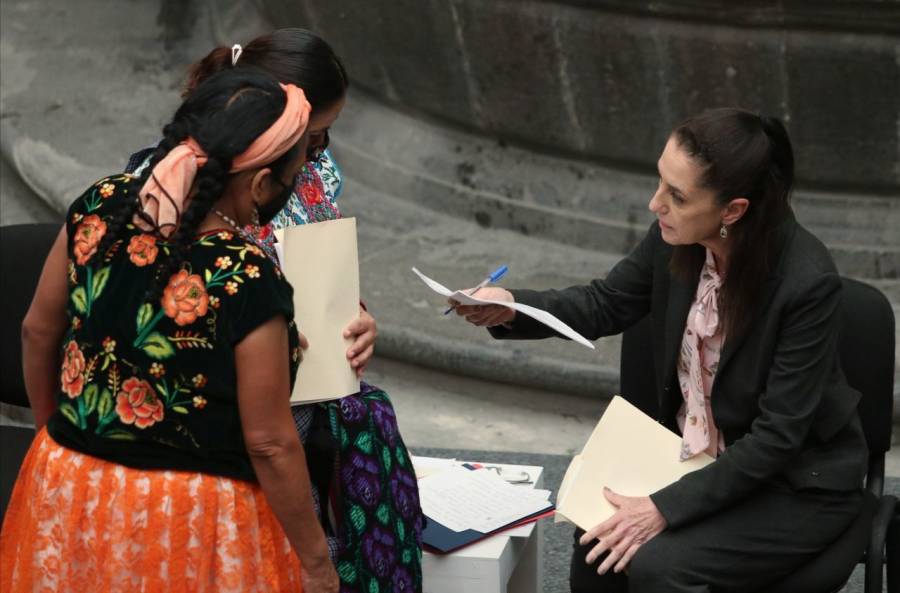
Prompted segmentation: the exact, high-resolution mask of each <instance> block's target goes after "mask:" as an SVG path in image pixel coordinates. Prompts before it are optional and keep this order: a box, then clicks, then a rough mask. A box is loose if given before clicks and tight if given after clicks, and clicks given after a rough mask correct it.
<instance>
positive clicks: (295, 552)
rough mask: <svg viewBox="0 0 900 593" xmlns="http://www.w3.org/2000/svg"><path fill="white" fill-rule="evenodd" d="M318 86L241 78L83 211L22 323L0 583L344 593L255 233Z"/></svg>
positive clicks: (273, 278) (33, 587) (65, 234)
mask: <svg viewBox="0 0 900 593" xmlns="http://www.w3.org/2000/svg"><path fill="white" fill-rule="evenodd" d="M309 112H310V106H309V103H308V102H307V100H306V98H305V95H304V93H303V91H302V90H300V89H299V88H297V87H296V86H294V85H290V84H280V83H278V82H277V81H276V80H275V79H274V78H272V77H271V76H269V75H268V74H266V73H264V72H262V71H259V70H255V69H250V68H239V69H234V70H229V71H227V72H222V73H219V74H216V75H214V76H212V77H210V78H209V79H208V80H206V81H205V82H204V83H202V84H201V85H199V86H198V87H197V89H196V90H195V91H194V92H193V93H192V94H191V95H190V96H189V97H188V98H187V99H186V100H185V101H184V103H183V104H182V106H181V107H180V108H179V109H178V111H177V112H176V113H175V116H174V118H173V120H172V122H171V123H170V124H169V125H167V126H166V127H165V129H164V138H163V140H162V142H161V143H160V145H159V146H158V147H157V148H156V150H155V152H154V155H153V157H152V160H151V163H150V166H149V167H148V168H147V169H146V171H145V172H144V174H143V175H142V176H140V177H134V176H130V175H115V176H112V177H107V178H105V179H102V180H100V181H98V182H97V183H95V184H94V185H92V186H91V187H90V188H88V189H87V191H86V192H85V193H84V194H83V195H82V196H81V197H80V198H78V199H77V200H76V201H75V202H74V203H73V204H72V206H71V207H70V209H69V212H68V214H67V217H66V223H65V226H64V227H63V228H62V230H61V231H60V233H59V236H58V238H57V240H56V243H55V244H54V246H53V248H52V249H51V252H50V254H49V256H48V257H47V261H46V263H45V265H44V270H43V272H42V275H41V279H40V282H39V284H38V288H37V291H36V294H35V297H34V300H33V302H32V304H31V307H30V309H29V312H28V314H27V316H26V319H25V322H24V324H23V332H22V333H23V358H24V367H25V368H24V370H25V381H26V387H27V390H28V396H29V399H30V402H31V406H32V409H33V410H34V414H35V424H36V428H37V430H38V434H37V436H36V438H35V440H34V442H33V444H32V446H31V449H30V451H29V453H28V455H27V457H26V459H25V461H24V463H23V465H22V469H21V471H20V474H19V479H18V481H17V483H16V486H15V489H14V492H13V495H12V499H11V501H10V504H9V510H8V512H7V513H6V516H5V519H4V524H3V530H2V535H0V567H2V571H0V573H2V574H0V589H2V590H3V591H7V592H10V593H17V592H20V591H21V592H24V591H37V590H53V591H71V592H81V591H100V592H102V591H128V590H141V591H149V590H155V591H185V592H197V591H210V592H212V591H216V592H235V593H239V592H245V591H284V592H292V593H297V592H301V591H307V592H308V593H319V592H329V593H333V592H336V591H337V589H338V578H337V574H336V571H335V568H334V566H333V564H332V562H331V561H330V559H329V555H328V546H327V542H326V538H325V534H324V532H323V530H322V528H321V526H320V524H319V521H318V520H317V518H316V514H315V510H314V505H313V500H312V493H311V488H310V480H309V475H308V473H307V470H306V459H305V454H304V449H303V447H302V446H301V443H300V440H299V438H298V435H297V431H296V429H295V427H294V423H293V419H292V415H291V410H290V403H289V397H290V391H291V385H292V383H293V380H294V377H295V375H296V369H297V365H298V363H299V360H300V357H301V354H302V351H301V344H300V338H299V335H298V332H297V329H296V327H295V326H294V324H293V320H292V318H293V304H292V289H291V287H290V285H289V284H288V283H287V282H286V281H285V279H284V278H283V276H282V274H281V271H280V270H279V268H278V266H277V265H275V264H274V263H273V262H272V261H270V260H269V259H268V258H267V257H266V256H265V255H264V253H263V251H262V250H261V249H260V248H259V247H258V246H257V245H256V243H255V242H254V241H253V237H250V236H247V235H246V233H245V232H244V230H243V229H244V227H245V226H246V225H248V224H262V223H265V222H267V220H266V218H267V216H266V214H265V213H269V212H277V211H278V210H280V209H281V208H282V206H283V205H284V203H285V202H286V200H287V198H288V195H289V192H290V188H291V181H292V179H293V178H294V176H295V175H296V174H297V172H298V171H299V170H300V169H301V168H302V167H303V166H304V163H305V162H306V148H307V144H308V133H307V126H308V122H309Z"/></svg>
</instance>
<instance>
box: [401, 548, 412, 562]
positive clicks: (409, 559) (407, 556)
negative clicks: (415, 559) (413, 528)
mask: <svg viewBox="0 0 900 593" xmlns="http://www.w3.org/2000/svg"><path fill="white" fill-rule="evenodd" d="M400 562H402V563H403V564H409V563H410V562H412V552H410V551H409V548H406V549H405V550H403V555H402V556H401V557H400Z"/></svg>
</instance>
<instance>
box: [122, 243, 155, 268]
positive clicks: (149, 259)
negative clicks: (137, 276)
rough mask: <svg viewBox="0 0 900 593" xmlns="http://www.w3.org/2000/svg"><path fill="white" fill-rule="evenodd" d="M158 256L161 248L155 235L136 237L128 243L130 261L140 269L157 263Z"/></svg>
mask: <svg viewBox="0 0 900 593" xmlns="http://www.w3.org/2000/svg"><path fill="white" fill-rule="evenodd" d="M158 254H159V247H157V246H156V237H154V236H153V235H135V236H134V237H132V238H131V241H129V243H128V259H130V260H131V263H133V264H134V265H136V266H137V267H139V268H143V267H144V266H147V265H150V264H152V263H153V262H155V261H156V256H157V255H158Z"/></svg>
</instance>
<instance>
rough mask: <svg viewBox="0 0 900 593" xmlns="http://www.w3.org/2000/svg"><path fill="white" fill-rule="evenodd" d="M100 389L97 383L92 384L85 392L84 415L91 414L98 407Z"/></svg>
mask: <svg viewBox="0 0 900 593" xmlns="http://www.w3.org/2000/svg"><path fill="white" fill-rule="evenodd" d="M99 392H100V388H99V387H97V384H96V383H91V384H90V385H88V386H87V387H86V388H85V390H84V413H85V414H90V413H91V412H93V411H94V408H96V407H97V394H98V393H99Z"/></svg>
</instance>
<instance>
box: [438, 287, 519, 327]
mask: <svg viewBox="0 0 900 593" xmlns="http://www.w3.org/2000/svg"><path fill="white" fill-rule="evenodd" d="M470 291H471V289H470V290H465V291H463V292H466V293H469V292H470ZM474 296H476V297H477V298H479V299H485V300H488V301H506V302H509V303H514V302H515V299H514V298H513V295H512V293H511V292H509V291H508V290H506V289H505V288H500V287H499V286H485V287H484V288H481V289H479V290H478V292H477V293H476V294H475V295H474ZM449 303H450V305H451V306H452V305H456V314H457V315H460V316H462V317H465V318H466V321H468V322H469V323H471V324H473V325H477V326H480V327H494V326H496V325H503V324H505V323H510V322H512V320H513V319H515V317H516V312H515V310H514V309H510V308H509V307H504V306H503V305H457V303H456V301H454V300H453V299H450V301H449Z"/></svg>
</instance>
